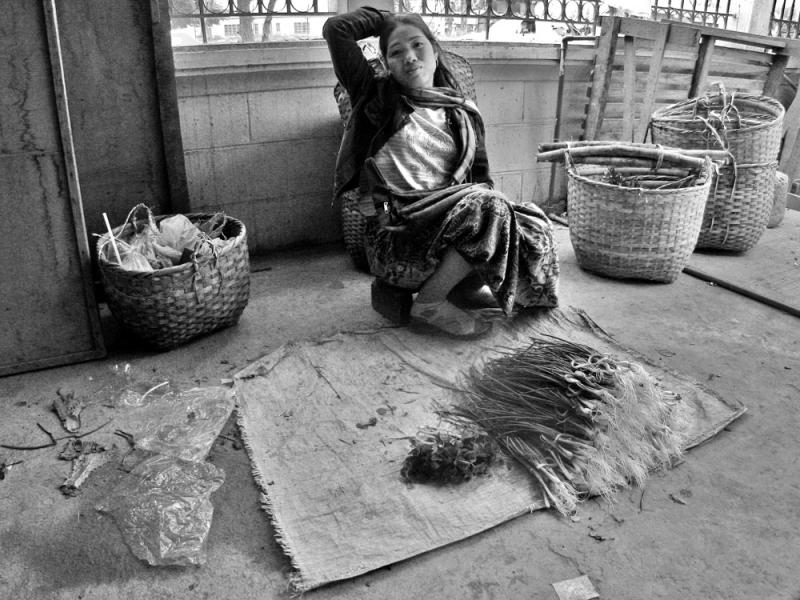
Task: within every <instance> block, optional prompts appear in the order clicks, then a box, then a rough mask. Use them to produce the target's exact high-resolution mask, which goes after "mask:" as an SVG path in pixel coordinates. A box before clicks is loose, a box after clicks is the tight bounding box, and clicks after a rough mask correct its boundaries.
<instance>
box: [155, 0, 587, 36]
mask: <svg viewBox="0 0 800 600" xmlns="http://www.w3.org/2000/svg"><path fill="white" fill-rule="evenodd" d="M169 4H170V17H171V18H173V19H176V20H181V19H194V20H197V21H199V23H200V30H201V35H202V40H203V43H204V44H206V43H208V25H207V22H208V21H209V20H211V19H219V18H224V17H259V16H260V17H269V16H273V15H292V14H312V15H317V16H325V15H333V14H336V12H335V11H320V10H319V2H318V0H277V1H276V0H184V1H182V2H181V1H180V0H170V2H169ZM299 4H304V5H305V6H306V8H299V7H298V5H299ZM276 5H279V6H278V8H276ZM189 6H191V10H189V9H188V7H189ZM602 6H603V1H602V0H395V10H396V11H397V12H417V13H420V14H422V15H424V16H427V17H438V18H447V19H462V20H463V22H464V24H466V22H467V20H468V21H469V22H471V23H478V24H480V23H485V29H486V36H487V39H488V36H489V26H490V25H491V24H493V23H495V22H497V21H501V20H519V21H521V22H523V23H524V24H525V25H527V26H528V27H531V28H535V24H536V23H537V22H549V23H558V24H563V25H564V26H565V28H566V33H567V35H594V34H595V33H596V30H597V26H598V24H599V21H600V10H601V7H602Z"/></svg>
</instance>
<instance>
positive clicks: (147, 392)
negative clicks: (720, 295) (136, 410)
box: [139, 381, 169, 402]
mask: <svg viewBox="0 0 800 600" xmlns="http://www.w3.org/2000/svg"><path fill="white" fill-rule="evenodd" d="M168 383H169V381H164V382H162V383H159V384H158V385H154V386H153V387H151V388H150V389H149V390H147V391H146V392H145V393H144V394H142V397H141V399H140V400H139V402H144V399H145V398H147V396H149V395H150V393H151V392H154V391H155V390H157V389H158V388H160V387H164V386H165V385H167V384H168Z"/></svg>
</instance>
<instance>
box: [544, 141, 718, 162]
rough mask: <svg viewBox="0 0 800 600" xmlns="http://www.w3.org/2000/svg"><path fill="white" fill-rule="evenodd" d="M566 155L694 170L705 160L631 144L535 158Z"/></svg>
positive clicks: (597, 147) (591, 147) (572, 150)
mask: <svg viewBox="0 0 800 600" xmlns="http://www.w3.org/2000/svg"><path fill="white" fill-rule="evenodd" d="M566 153H569V156H570V158H572V159H573V160H575V161H576V162H580V161H581V159H583V158H585V157H589V156H591V157H613V158H634V159H644V160H653V161H658V162H668V163H672V164H673V165H682V166H687V167H694V168H701V167H703V165H705V164H706V160H705V158H700V157H699V156H688V155H686V154H683V153H681V152H680V151H678V150H674V149H669V150H668V149H665V148H647V147H642V146H635V145H632V144H627V145H625V144H609V145H606V146H586V147H582V148H570V149H563V150H556V151H553V152H540V153H539V154H538V155H537V157H536V158H537V160H540V161H548V160H562V159H563V156H564V155H565V154H566Z"/></svg>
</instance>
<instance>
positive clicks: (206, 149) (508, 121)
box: [175, 43, 591, 253]
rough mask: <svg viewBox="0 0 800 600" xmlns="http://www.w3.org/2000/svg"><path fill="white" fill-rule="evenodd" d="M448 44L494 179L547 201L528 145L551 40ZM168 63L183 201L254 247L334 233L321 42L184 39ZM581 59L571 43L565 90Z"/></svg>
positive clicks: (332, 150)
mask: <svg viewBox="0 0 800 600" xmlns="http://www.w3.org/2000/svg"><path fill="white" fill-rule="evenodd" d="M448 49H450V50H452V51H454V52H458V53H459V54H461V55H463V56H464V57H466V58H467V59H469V60H470V62H471V64H472V65H473V69H474V71H475V78H476V88H477V94H478V105H479V106H480V108H481V110H482V112H483V115H484V119H485V122H486V128H487V146H488V152H489V159H490V165H491V168H492V172H493V174H494V177H495V182H496V184H497V187H498V188H499V189H501V190H503V191H504V192H505V193H506V194H507V195H508V196H509V197H510V198H512V199H514V200H517V201H535V202H537V203H539V204H540V205H548V206H550V207H552V208H556V209H557V208H558V205H559V203H561V202H563V200H561V199H559V198H558V197H556V198H555V199H554V200H553V201H552V202H551V201H550V200H549V199H548V190H549V181H550V165H549V164H537V162H536V153H537V148H538V145H539V144H540V143H542V142H545V141H550V140H552V135H553V129H554V125H555V116H556V99H557V89H558V68H559V62H558V58H559V49H558V47H556V46H532V45H522V44H486V43H460V44H453V45H450V46H448ZM175 65H176V75H177V87H178V99H179V110H180V119H181V133H182V137H183V145H184V153H185V158H186V175H187V180H188V187H189V197H190V200H189V201H190V206H191V209H192V210H193V211H216V210H224V211H225V212H227V213H228V214H230V215H232V216H235V217H237V218H239V219H241V220H242V221H244V222H245V224H246V225H247V228H248V238H249V243H250V248H251V251H252V252H255V253H261V252H268V251H270V250H274V249H279V248H286V247H292V246H299V245H310V244H320V243H330V242H335V241H337V240H340V239H341V237H342V232H341V222H340V218H339V206H337V205H336V204H335V203H334V202H332V198H331V182H332V175H333V169H334V163H335V160H336V152H337V150H338V146H339V140H340V138H341V131H342V124H341V121H340V119H339V113H338V109H337V107H336V103H335V100H334V97H333V86H334V84H335V83H336V80H335V76H334V74H333V69H332V68H331V66H330V58H329V55H328V52H327V48H325V46H324V44H310V45H309V44H304V45H298V44H276V45H271V46H269V47H250V48H242V47H227V48H210V49H203V48H197V49H187V50H181V51H176V54H175ZM590 68H591V52H590V51H588V50H587V51H586V52H584V53H583V54H579V53H576V54H575V56H574V58H573V59H572V60H571V61H570V63H569V69H568V70H567V80H568V82H571V83H569V84H568V85H567V90H568V92H567V93H570V94H571V93H573V92H572V91H571V87H574V86H577V87H578V88H582V89H585V88H586V85H587V83H588V78H589V72H590ZM578 133H579V132H576V133H575V136H576V137H577V134H578ZM561 198H563V194H561ZM553 203H554V204H553Z"/></svg>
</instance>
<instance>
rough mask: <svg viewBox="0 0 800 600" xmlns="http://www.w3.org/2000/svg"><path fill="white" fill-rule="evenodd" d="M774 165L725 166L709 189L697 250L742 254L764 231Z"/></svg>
mask: <svg viewBox="0 0 800 600" xmlns="http://www.w3.org/2000/svg"><path fill="white" fill-rule="evenodd" d="M777 169H778V163H777V162H771V163H762V164H751V165H744V164H737V165H724V166H722V167H720V168H719V174H718V175H717V176H716V177H715V181H714V183H713V185H712V186H711V192H710V194H709V198H708V202H707V203H706V209H705V213H704V215H703V224H702V227H701V229H700V235H699V236H698V240H697V248H700V249H714V250H728V251H732V252H745V251H747V250H749V249H751V248H752V247H753V246H755V245H756V244H757V243H758V241H759V240H760V239H761V236H762V235H763V233H764V231H765V230H766V228H767V224H768V222H769V218H770V214H771V213H772V205H773V203H774V198H775V174H776V172H777Z"/></svg>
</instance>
